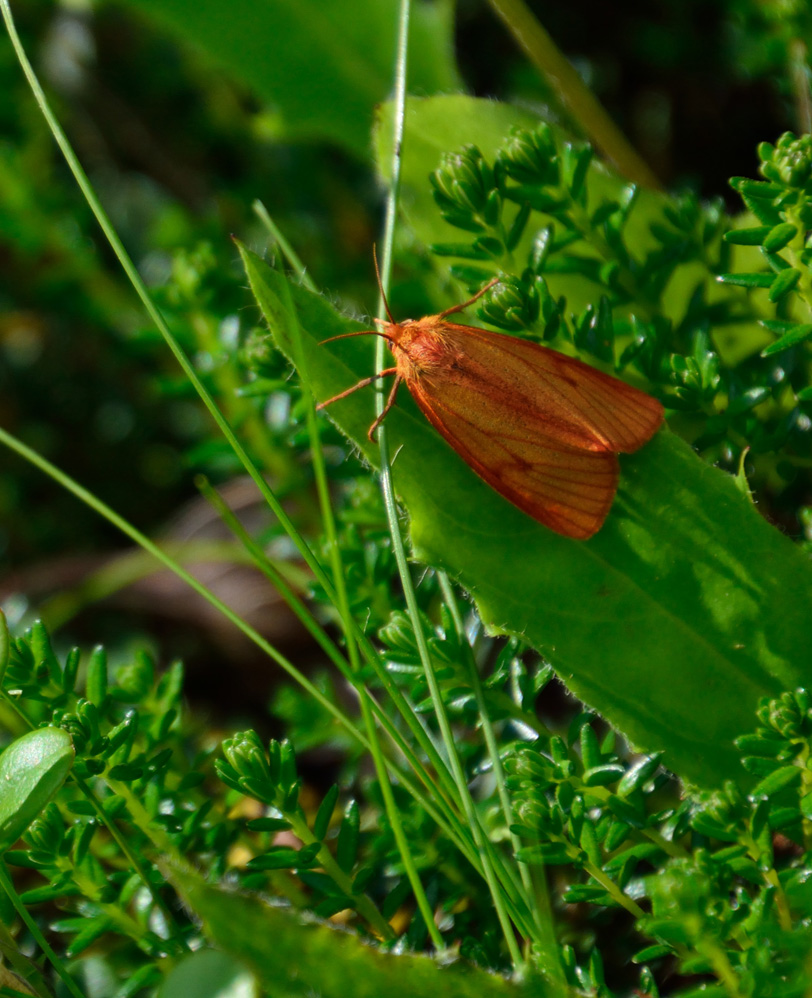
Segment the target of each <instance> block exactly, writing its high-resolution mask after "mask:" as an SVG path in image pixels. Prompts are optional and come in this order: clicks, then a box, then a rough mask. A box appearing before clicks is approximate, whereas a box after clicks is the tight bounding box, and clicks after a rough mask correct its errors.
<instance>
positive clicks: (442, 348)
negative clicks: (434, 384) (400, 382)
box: [386, 316, 457, 379]
mask: <svg viewBox="0 0 812 998" xmlns="http://www.w3.org/2000/svg"><path fill="white" fill-rule="evenodd" d="M386 331H387V332H388V333H389V334H390V335H391V337H392V339H391V341H390V342H391V345H392V353H393V354H394V355H395V359H396V361H397V366H398V373H400V374H401V375H402V376H403V377H405V378H407V379H408V378H410V377H419V376H420V375H421V374H422V375H426V374H431V373H432V372H433V371H436V370H438V369H448V368H449V367H453V366H454V362H455V360H456V359H457V358H456V353H457V351H456V350H455V349H454V348H453V347H452V346H451V345H450V343H449V342H448V341H447V339H446V337H445V336H443V333H442V323H440V322H438V321H437V320H436V319H435V318H434V317H433V316H429V317H428V318H427V319H416V320H414V321H412V320H407V321H406V322H399V323H392V324H391V325H390V326H389V327H388V328H387V330H386Z"/></svg>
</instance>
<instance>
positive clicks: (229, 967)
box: [158, 949, 257, 998]
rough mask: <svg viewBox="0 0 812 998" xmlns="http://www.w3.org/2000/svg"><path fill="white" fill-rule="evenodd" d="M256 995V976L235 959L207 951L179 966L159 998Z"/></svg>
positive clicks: (174, 969) (171, 974) (173, 970)
mask: <svg viewBox="0 0 812 998" xmlns="http://www.w3.org/2000/svg"><path fill="white" fill-rule="evenodd" d="M256 993H257V988H256V984H255V982H254V978H253V975H251V974H250V973H249V972H248V971H247V970H246V969H245V967H243V966H242V965H241V964H239V963H237V962H236V961H235V960H234V958H233V957H232V956H229V955H228V954H226V953H219V952H217V951H216V950H210V949H203V950H198V951H197V952H195V953H192V954H191V955H190V956H187V957H184V958H183V959H182V960H180V961H179V962H178V963H177V964H175V966H174V967H173V968H172V969H171V970H170V971H169V973H168V974H167V976H166V977H165V978H164V980H163V982H162V983H161V987H160V988H159V989H158V998H214V996H216V998H254V996H255V995H256Z"/></svg>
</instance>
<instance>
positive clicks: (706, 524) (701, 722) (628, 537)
mask: <svg viewBox="0 0 812 998" xmlns="http://www.w3.org/2000/svg"><path fill="white" fill-rule="evenodd" d="M429 103H430V102H429ZM243 257H244V261H245V266H246V271H247V274H248V277H249V280H250V282H251V287H252V289H253V291H254V293H255V294H256V296H257V300H258V301H259V303H260V305H261V307H262V309H263V312H264V314H265V316H266V318H267V320H268V323H269V325H270V327H271V329H272V331H273V334H274V338H275V340H276V342H277V344H278V345H279V346H280V347H281V349H283V350H284V351H285V353H286V354H287V355H288V356H289V357H291V358H293V357H295V356H296V352H295V348H294V345H293V344H294V343H295V340H294V337H299V338H300V342H301V348H302V351H303V354H304V357H305V358H306V364H307V379H308V383H309V384H310V385H311V387H312V389H313V391H314V393H315V395H316V397H317V398H319V399H325V398H330V397H332V396H333V395H334V394H336V393H337V392H339V391H341V390H342V389H344V388H346V387H347V386H348V385H352V384H354V383H355V382H356V381H358V380H359V378H361V377H363V376H365V375H366V374H368V372H369V370H370V369H371V357H370V353H369V347H368V345H367V344H365V343H364V341H363V338H358V339H348V340H342V341H339V342H337V343H330V344H327V345H322V340H324V339H327V338H328V337H331V336H334V335H337V334H340V333H342V332H347V331H351V330H354V329H357V328H364V327H363V326H361V324H360V323H355V322H352V321H350V320H348V319H346V317H344V316H342V315H341V314H340V313H339V312H338V311H336V310H335V309H333V308H332V307H331V306H330V305H329V304H328V303H327V302H325V300H324V299H323V298H321V297H320V296H317V295H314V294H311V293H309V292H307V291H305V290H303V289H298V288H295V287H294V288H288V284H287V281H286V279H285V278H284V276H283V275H281V274H279V273H278V272H274V271H272V270H270V269H269V268H268V267H267V266H266V265H264V264H263V263H262V262H261V261H260V260H258V259H257V258H256V257H255V256H253V255H252V254H250V253H248V252H247V251H243ZM291 303H293V304H295V309H294V308H292V307H291ZM373 401H374V400H373V393H372V391H371V390H370V391H369V392H363V391H362V392H357V393H355V394H354V395H351V396H350V397H349V398H347V399H345V400H343V401H341V402H340V403H337V404H336V405H335V406H332V407H331V408H330V410H329V413H330V418H331V419H333V420H335V422H336V424H337V425H338V426H339V428H340V429H341V430H342V431H343V432H344V433H345V434H346V435H347V436H348V437H350V439H351V440H353V441H354V442H355V444H356V445H357V446H358V447H359V448H360V450H361V451H362V452H363V453H364V455H365V456H366V457H367V458H368V459H369V461H370V462H371V463H372V464H373V465H374V464H375V463H376V462H377V460H378V453H377V447H376V446H375V445H374V444H371V443H370V442H369V440H368V439H367V429H368V427H369V425H370V423H371V422H372V420H373V418H374V411H373ZM387 427H388V433H389V438H390V441H391V444H392V447H393V452H394V451H398V458H397V460H396V462H395V464H394V467H393V478H394V483H395V488H396V489H397V492H398V494H399V496H400V497H401V498H402V499H403V502H404V504H405V506H406V507H407V509H408V510H409V514H410V521H409V525H410V531H411V538H412V544H413V549H414V552H415V555H416V557H417V558H419V559H420V560H421V561H424V562H426V563H428V564H431V565H434V566H436V567H441V568H446V569H447V570H448V571H449V572H451V573H453V575H454V576H455V577H457V578H458V579H459V580H460V581H461V582H462V584H463V585H464V586H465V588H466V590H467V591H468V592H470V593H472V594H473V596H474V598H475V599H476V601H477V606H478V609H479V613H480V615H481V617H482V619H483V620H484V621H485V622H486V623H487V624H489V625H491V626H493V627H497V628H500V629H501V630H503V631H508V632H510V633H515V634H519V635H521V636H522V637H523V638H524V639H526V640H528V641H530V642H531V643H532V644H533V645H534V646H535V647H537V648H538V649H539V650H541V651H542V652H543V653H544V654H545V655H546V656H547V657H548V658H549V660H550V661H551V663H552V664H553V665H554V666H555V667H556V668H557V669H558V670H559V671H560V673H561V674H562V675H566V676H567V682H568V685H569V686H570V688H571V689H573V690H574V692H575V693H576V694H577V695H579V696H581V697H582V698H583V699H584V700H585V701H586V702H587V703H589V704H590V705H592V706H594V707H595V708H597V709H599V710H600V711H601V713H602V714H603V715H604V716H607V717H608V718H609V719H610V720H612V721H613V722H614V723H616V724H617V725H618V727H619V728H620V729H621V730H623V731H624V732H625V733H627V734H628V735H629V736H630V737H631V738H633V739H634V741H635V743H636V744H639V745H642V746H645V747H646V748H648V749H652V750H661V749H664V750H666V752H667V753H668V756H667V765H669V766H670V767H672V768H673V769H674V770H676V771H677V772H678V773H679V774H680V775H682V776H685V777H688V778H691V779H694V780H697V781H698V782H701V783H704V784H709V783H713V782H714V781H715V780H716V779H718V777H719V775H720V774H721V775H723V776H724V778H732V779H740V778H741V775H742V774H741V773H740V770H739V767H738V762H737V759H736V757H735V753H734V752H733V750H732V740H733V738H735V737H736V735H737V734H739V733H740V732H741V731H742V729H743V728H745V727H746V726H747V725H748V724H749V721H750V718H751V717H752V713H753V711H754V710H755V706H756V703H757V701H758V699H759V697H761V696H765V695H766V696H776V695H778V694H779V693H780V692H781V690H783V689H784V688H786V687H788V686H790V687H791V686H794V685H797V684H801V683H803V682H804V676H803V671H802V666H801V663H802V662H803V661H804V655H805V651H804V649H805V648H806V643H807V635H806V628H805V624H804V621H805V619H806V613H807V608H808V606H809V594H810V577H809V568H808V565H807V563H806V560H805V559H804V557H803V556H802V555H801V554H800V552H798V551H797V550H795V549H793V547H792V545H791V544H790V543H789V542H788V541H787V539H786V538H784V537H782V536H781V535H780V534H779V533H778V532H776V531H775V530H774V529H773V528H771V527H770V526H769V525H768V524H766V523H765V522H764V521H763V519H761V518H760V517H759V516H758V515H757V513H756V512H755V510H754V509H753V507H752V504H751V503H750V501H749V499H748V498H747V497H746V496H743V495H742V494H741V492H740V491H739V490H738V489H737V488H736V486H735V484H734V482H733V480H732V479H731V478H730V477H729V476H725V475H722V474H721V473H720V472H719V471H718V470H716V469H714V468H710V467H708V466H707V465H706V464H703V462H701V461H700V460H699V459H698V458H697V457H696V456H695V455H694V454H693V453H692V452H691V451H690V449H689V448H688V447H687V446H686V445H685V444H683V443H682V442H681V441H680V440H678V439H677V438H676V437H675V436H674V435H672V434H667V433H662V434H660V435H659V436H658V437H657V438H655V439H654V440H653V441H652V442H651V443H650V444H649V445H648V446H647V447H645V448H644V449H643V450H642V451H640V452H638V453H637V454H634V455H630V456H629V457H628V458H626V459H624V461H623V482H622V484H621V488H620V491H619V494H618V498H617V500H616V502H615V506H614V508H613V510H612V512H611V514H610V516H609V518H608V520H607V522H606V524H605V525H604V527H603V528H602V530H601V531H599V533H598V534H597V535H596V536H595V537H594V538H592V539H591V540H590V541H588V542H586V543H581V542H573V541H570V540H568V539H566V538H562V537H559V536H557V535H555V534H552V533H551V532H550V531H549V530H547V529H546V528H544V527H543V526H541V525H540V524H537V523H535V522H533V521H532V520H530V519H529V518H528V517H526V516H525V515H524V514H522V513H520V512H519V511H518V510H516V509H515V508H514V507H513V506H511V505H510V504H509V503H508V502H507V501H506V500H504V499H502V498H501V497H500V496H499V495H497V494H496V493H495V492H494V491H493V490H492V489H491V488H489V487H488V486H487V485H485V484H484V482H482V480H481V479H480V478H478V476H477V475H476V474H475V473H474V472H473V471H472V470H471V469H470V468H469V467H468V466H467V465H466V464H465V463H464V462H463V461H462V459H461V458H459V457H458V456H457V455H456V454H455V453H453V452H452V451H451V450H450V448H449V447H448V445H447V444H446V443H445V442H444V441H442V440H441V438H440V437H439V436H438V435H437V434H436V433H435V432H434V431H433V430H432V429H431V427H430V426H429V425H428V424H427V423H426V421H425V420H424V419H423V417H422V416H421V415H420V414H419V412H418V411H417V408H416V406H415V405H414V404H413V403H412V402H411V400H410V399H409V398H408V396H407V395H406V393H403V398H402V400H401V401H400V402H399V405H398V406H397V407H396V408H395V409H394V410H393V411H392V412H391V413H390V414H389V416H388V417H387ZM645 510H649V511H652V510H654V511H657V515H654V516H652V515H646V513H645V512H644V511H645ZM745 538H746V540H745ZM380 558H381V559H383V560H384V561H386V560H387V559H388V555H387V554H386V553H384V554H382V555H381V556H380ZM517 563H520V564H521V565H522V566H523V568H522V578H521V585H519V586H517V583H516V571H515V565H516V564H517ZM766 563H769V564H771V565H772V566H774V572H775V574H774V575H772V576H771V577H765V576H764V572H763V566H764V565H765V564H766ZM731 574H732V575H733V576H734V577H736V578H738V579H740V580H746V579H749V580H750V582H749V583H745V584H743V585H740V586H736V587H733V588H731V585H730V578H731ZM698 576H700V577H701V578H702V579H703V586H702V587H701V588H699V589H698V588H697V585H696V579H697V577H698ZM754 593H758V598H755V597H754V595H753V594H754ZM790 605H792V606H793V607H794V609H792V610H791V611H790V610H789V607H790ZM373 612H375V611H374V610H373ZM376 619H377V618H376ZM652 662H654V663H656V668H652ZM709 673H710V674H712V675H713V682H714V684H716V685H715V688H716V689H717V690H719V691H723V692H720V694H719V696H718V697H716V698H712V697H707V696H706V695H705V690H706V689H707V684H708V676H709ZM642 690H645V695H642V694H641V691H642ZM697 705H700V706H699V707H698V706H697ZM723 732H724V734H722V733H723ZM720 736H721V743H720V741H719V739H720ZM703 744H704V745H705V746H706V749H705V750H704V751H703V750H700V751H697V746H699V745H703Z"/></svg>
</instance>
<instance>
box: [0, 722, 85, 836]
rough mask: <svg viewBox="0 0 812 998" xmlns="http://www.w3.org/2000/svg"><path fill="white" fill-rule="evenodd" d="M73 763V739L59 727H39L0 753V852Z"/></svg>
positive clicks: (41, 804) (41, 807) (33, 815)
mask: <svg viewBox="0 0 812 998" xmlns="http://www.w3.org/2000/svg"><path fill="white" fill-rule="evenodd" d="M71 766H73V742H72V741H71V739H70V735H69V734H68V733H67V731H63V730H62V729H61V728H40V729H38V730H37V731H30V732H29V733H28V734H27V735H22V737H20V738H18V739H17V740H16V741H13V742H12V743H11V744H10V745H9V746H7V747H6V749H5V750H4V751H3V754H2V755H0V788H2V792H0V852H2V851H5V850H6V849H8V848H9V846H11V845H13V844H14V843H15V842H16V841H17V839H18V838H19V837H20V836H21V835H22V833H23V832H24V831H25V830H26V828H28V826H29V825H30V824H31V822H32V821H33V820H34V819H35V818H36V817H37V815H38V814H39V813H40V811H42V809H43V808H44V807H45V805H46V804H47V803H48V802H49V801H50V800H52V799H53V797H54V796H55V795H56V793H57V791H58V790H59V788H60V787H61V786H62V784H63V783H64V782H65V778H66V777H67V775H68V773H69V772H70V770H71Z"/></svg>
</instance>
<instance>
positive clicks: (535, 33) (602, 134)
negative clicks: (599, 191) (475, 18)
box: [489, 0, 661, 190]
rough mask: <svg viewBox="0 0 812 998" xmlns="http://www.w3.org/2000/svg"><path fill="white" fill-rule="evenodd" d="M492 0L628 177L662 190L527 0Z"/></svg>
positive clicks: (578, 118)
mask: <svg viewBox="0 0 812 998" xmlns="http://www.w3.org/2000/svg"><path fill="white" fill-rule="evenodd" d="M489 2H490V5H491V7H493V9H494V10H495V11H496V13H497V14H498V15H499V17H500V18H501V19H502V21H503V22H504V23H505V25H506V27H507V29H508V31H510V33H511V34H512V35H513V37H514V39H515V40H516V41H517V42H518V44H519V45H520V47H521V48H522V49H523V50H524V52H525V54H526V55H527V57H528V59H529V60H530V61H531V62H532V63H533V65H534V66H535V67H536V68H537V69H538V70H539V72H540V73H541V75H542V76H543V77H544V79H545V80H547V81H548V82H549V84H550V86H551V87H552V88H553V90H554V91H555V93H556V95H557V96H558V99H559V100H560V101H561V103H562V104H563V105H564V107H566V108H567V110H568V111H569V112H570V113H571V114H572V116H573V117H574V118H575V120H576V121H577V122H578V124H579V125H580V126H581V127H582V128H583V130H584V133H585V134H586V136H587V138H588V139H589V140H590V141H591V142H592V143H593V144H594V145H595V146H596V147H597V148H598V149H599V150H600V151H601V152H602V153H603V154H604V155H605V156H606V157H607V158H608V159H610V160H611V161H612V163H614V165H615V166H616V167H617V169H618V171H619V172H620V173H621V174H622V175H623V176H624V177H626V178H627V179H629V180H631V181H632V182H633V183H635V184H640V186H641V187H648V188H651V189H652V190H659V189H660V187H661V185H660V182H659V180H658V179H657V177H656V176H655V175H654V173H653V171H652V170H651V168H650V167H649V166H648V165H647V163H646V162H645V161H644V160H643V159H642V158H641V157H640V155H639V154H638V153H637V151H636V150H635V149H634V147H633V146H632V145H631V144H630V143H629V142H628V140H627V139H626V137H625V136H624V135H623V133H622V132H621V131H620V129H619V128H618V127H617V125H615V123H614V122H613V121H612V119H611V118H610V117H609V115H608V114H607V113H606V111H605V109H604V108H603V106H602V105H601V103H600V101H599V100H598V99H597V98H596V97H595V95H594V94H593V93H592V91H591V90H590V89H589V87H587V86H586V84H585V83H584V81H583V80H582V79H581V77H580V76H579V75H578V73H577V72H576V71H575V70H574V69H573V67H572V64H571V63H570V62H569V61H568V60H567V59H566V58H565V57H564V55H562V53H561V52H560V51H559V50H558V49H557V48H556V45H555V43H554V42H553V40H552V38H550V36H549V35H548V34H547V32H546V31H545V30H544V28H543V27H542V26H541V24H540V23H539V22H538V21H537V20H536V18H535V17H534V15H533V13H532V11H531V10H530V9H529V8H528V7H527V5H526V4H525V3H524V0H489Z"/></svg>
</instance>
